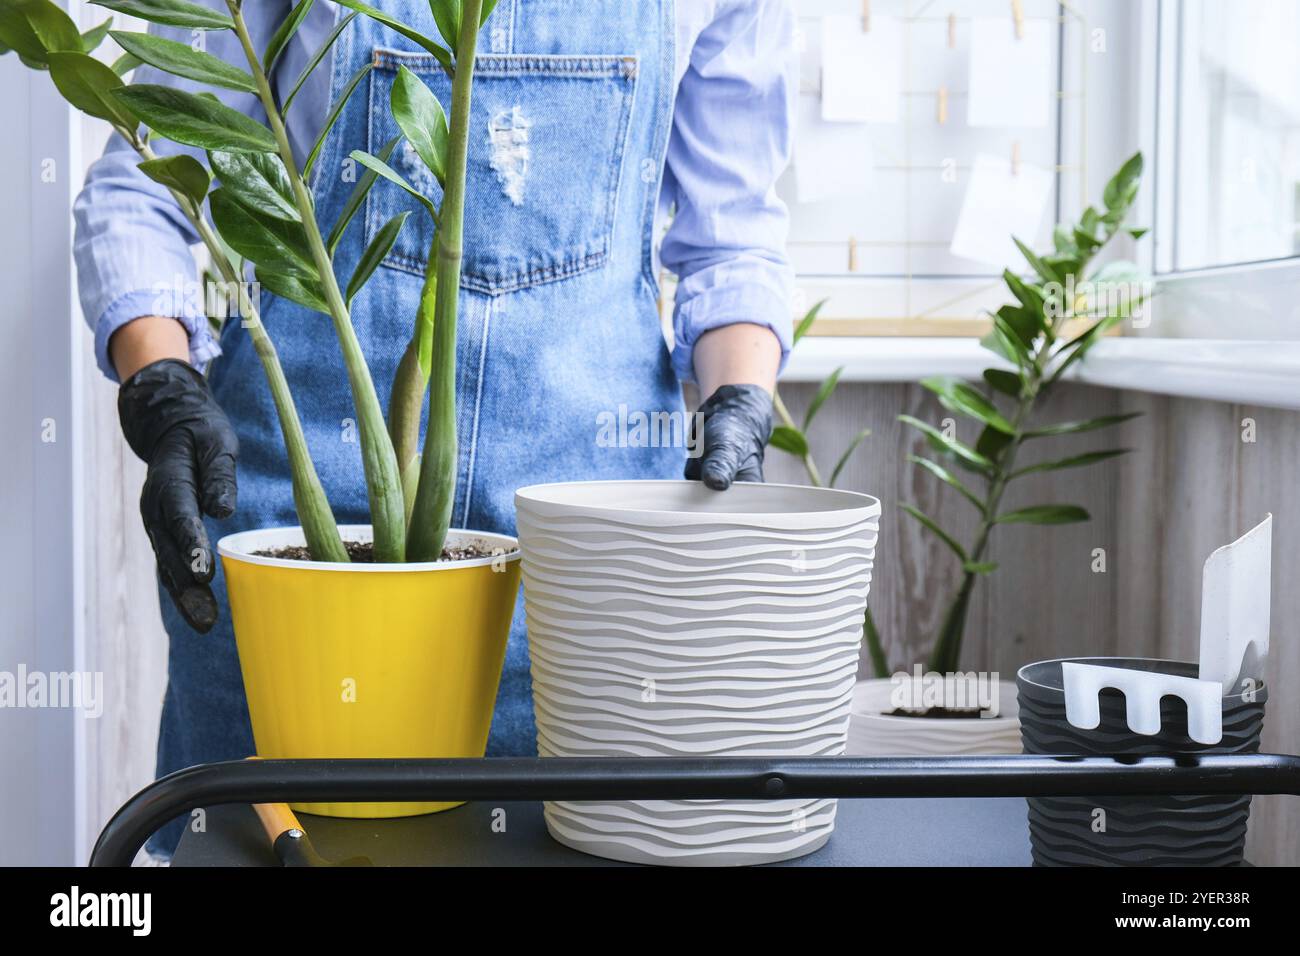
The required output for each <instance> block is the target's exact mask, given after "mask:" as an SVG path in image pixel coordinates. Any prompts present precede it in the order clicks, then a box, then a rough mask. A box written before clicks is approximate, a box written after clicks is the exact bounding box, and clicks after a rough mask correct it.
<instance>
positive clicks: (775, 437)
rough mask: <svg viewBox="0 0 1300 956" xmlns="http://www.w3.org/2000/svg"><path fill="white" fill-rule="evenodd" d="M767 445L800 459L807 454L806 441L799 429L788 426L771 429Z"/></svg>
mask: <svg viewBox="0 0 1300 956" xmlns="http://www.w3.org/2000/svg"><path fill="white" fill-rule="evenodd" d="M767 443H768V444H769V445H771V446H772V447H773V448H779V449H781V451H785V452H789V453H790V454H792V455H798V456H799V457H800V458H802V457H803V456H804V455H806V454H808V439H807V438H805V437H804V434H803V432H801V431H799V429H797V428H791V427H790V426H788V425H778V426H777V427H776V428H773V429H772V437H771V438H769V439H768V440H767Z"/></svg>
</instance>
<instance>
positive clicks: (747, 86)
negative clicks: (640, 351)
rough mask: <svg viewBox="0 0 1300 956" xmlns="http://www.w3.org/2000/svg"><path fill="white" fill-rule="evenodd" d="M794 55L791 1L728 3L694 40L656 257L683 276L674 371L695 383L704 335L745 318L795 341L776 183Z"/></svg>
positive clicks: (784, 219)
mask: <svg viewBox="0 0 1300 956" xmlns="http://www.w3.org/2000/svg"><path fill="white" fill-rule="evenodd" d="M798 82H799V77H798V54H797V52H796V50H795V44H794V15H793V11H792V9H791V6H790V3H789V0H730V2H725V0H724V2H721V3H719V4H718V14H717V16H716V17H715V18H714V20H713V21H712V22H711V23H710V24H709V25H708V26H707V27H705V29H704V30H703V31H702V32H701V33H700V35H699V37H698V39H697V41H696V43H695V46H694V48H693V50H692V51H691V54H690V61H689V65H688V66H687V67H686V71H685V74H684V75H683V77H682V80H681V83H680V84H679V86H678V92H677V101H676V105H675V109H674V117H673V129H672V134H671V137H670V141H669V145H668V158H667V167H666V170H665V174H664V195H663V198H664V200H665V201H667V202H671V203H672V204H674V206H675V215H674V216H673V219H672V221H671V224H670V225H669V227H668V230H667V232H666V234H665V236H664V240H663V243H662V245H661V248H660V261H661V262H662V264H663V265H664V266H665V267H666V268H667V269H669V270H671V271H672V272H674V273H676V275H677V277H678V286H677V299H676V305H675V308H674V310H673V337H674V344H673V368H674V369H675V371H676V372H677V375H678V377H679V378H680V379H682V380H683V381H691V380H693V379H694V377H695V369H694V348H695V343H696V341H697V340H698V339H699V337H700V336H701V335H703V334H704V333H705V332H708V331H709V330H711V329H715V328H719V327H721V326H725V325H732V324H735V323H740V322H746V323H752V324H755V325H761V326H765V327H767V328H769V329H771V330H772V332H773V333H775V335H776V337H777V339H778V340H779V341H780V343H781V364H782V366H783V367H784V364H785V361H786V358H787V357H788V355H789V352H790V346H791V337H792V324H793V323H792V321H791V305H790V302H791V293H792V288H793V273H792V270H791V268H790V264H789V260H788V258H787V256H786V253H785V242H786V235H787V231H788V214H787V210H786V207H785V204H784V203H783V202H782V201H781V200H780V199H779V198H778V197H777V195H776V180H777V178H778V177H779V176H780V175H781V173H782V172H783V171H784V170H785V168H786V165H787V164H788V163H789V160H790V148H791V140H792V126H793V119H792V118H793V116H794V109H795V104H796V102H797V97H798Z"/></svg>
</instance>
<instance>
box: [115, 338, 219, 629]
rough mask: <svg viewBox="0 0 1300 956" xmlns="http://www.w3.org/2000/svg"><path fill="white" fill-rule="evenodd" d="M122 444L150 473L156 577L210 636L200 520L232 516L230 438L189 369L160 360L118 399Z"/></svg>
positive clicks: (207, 553)
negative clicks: (203, 515) (205, 517)
mask: <svg viewBox="0 0 1300 956" xmlns="http://www.w3.org/2000/svg"><path fill="white" fill-rule="evenodd" d="M117 410H118V417H119V419H120V420H121V423H122V434H123V435H125V436H126V440H127V444H129V445H130V446H131V450H132V451H134V452H135V453H136V454H137V455H138V456H139V457H140V458H141V459H142V460H143V461H144V462H145V464H147V465H148V466H149V473H148V477H147V478H146V479H145V483H144V490H143V491H142V492H141V494H140V514H141V516H142V517H143V518H144V527H145V530H146V531H147V532H148V533H149V540H150V541H151V542H152V544H153V550H154V555H155V556H156V557H157V559H158V574H159V577H160V578H161V579H162V583H163V586H164V587H165V588H166V589H167V593H168V594H170V595H171V598H172V601H173V602H174V603H175V605H176V607H177V609H178V610H179V611H180V612H181V614H182V615H183V616H184V617H185V620H186V621H187V622H189V625H190V626H191V627H192V628H194V629H195V630H196V631H200V632H204V633H206V632H207V631H209V630H211V629H212V625H214V624H215V623H216V622H217V602H216V599H215V598H214V597H213V595H212V588H211V587H210V586H209V585H210V584H211V582H212V576H213V574H214V573H215V572H216V566H215V563H214V560H215V559H214V557H213V554H212V547H211V544H210V542H209V541H208V533H207V530H206V529H205V528H204V527H203V518H202V516H201V514H200V512H202V513H204V514H208V515H211V516H212V517H213V518H228V517H230V515H232V514H233V513H234V511H235V458H236V457H237V456H238V454H239V442H238V440H237V439H236V438H235V430H234V429H233V428H232V427H231V425H230V421H229V420H228V419H227V418H226V414H225V412H223V411H222V410H221V406H219V405H218V404H217V403H216V401H215V400H214V399H213V397H212V393H211V392H210V391H208V383H207V380H206V379H204V377H203V376H202V375H201V374H199V372H198V371H196V370H195V369H194V368H193V366H191V365H189V364H187V363H186V362H182V361H179V360H177V359H163V360H162V361H159V362H153V363H152V364H150V365H146V366H145V367H144V368H142V369H140V370H139V371H138V372H136V373H135V374H134V375H132V376H131V377H130V378H129V379H127V381H126V383H125V384H124V385H123V386H122V388H121V390H120V391H119V392H118V396H117Z"/></svg>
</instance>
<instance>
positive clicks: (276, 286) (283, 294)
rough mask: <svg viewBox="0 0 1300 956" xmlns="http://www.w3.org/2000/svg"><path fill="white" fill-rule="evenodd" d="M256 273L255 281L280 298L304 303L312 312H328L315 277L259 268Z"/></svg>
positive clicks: (326, 313)
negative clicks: (283, 273) (285, 273)
mask: <svg viewBox="0 0 1300 956" xmlns="http://www.w3.org/2000/svg"><path fill="white" fill-rule="evenodd" d="M256 275H257V281H258V282H260V283H261V284H262V288H264V289H266V290H267V291H268V292H272V293H274V294H275V295H278V296H280V298H282V299H288V300H289V301H290V302H297V303H298V304H299V305H305V306H306V307H307V308H309V309H311V310H312V311H313V312H321V313H323V314H325V315H328V314H329V305H328V304H327V303H326V302H325V294H324V293H323V292H322V291H321V289H320V284H319V283H318V282H317V281H316V280H315V279H307V278H303V277H301V276H293V275H282V274H280V273H277V272H273V271H268V270H266V269H261V268H259V269H258V270H257V272H256Z"/></svg>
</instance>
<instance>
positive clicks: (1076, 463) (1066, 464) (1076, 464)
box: [1010, 448, 1133, 479]
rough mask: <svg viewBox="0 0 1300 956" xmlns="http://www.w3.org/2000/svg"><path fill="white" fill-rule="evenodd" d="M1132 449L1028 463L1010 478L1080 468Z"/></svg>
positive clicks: (1087, 453)
mask: <svg viewBox="0 0 1300 956" xmlns="http://www.w3.org/2000/svg"><path fill="white" fill-rule="evenodd" d="M1132 450H1133V449H1131V448H1113V449H1111V450H1109V451H1090V452H1085V453H1084V454H1082V455H1071V456H1070V457H1069V458H1060V459H1057V460H1056V461H1045V462H1042V463H1040V464H1037V465H1030V466H1028V467H1027V468H1021V469H1020V470H1019V471H1015V472H1012V473H1011V475H1010V478H1012V479H1014V478H1019V477H1021V476H1022V475H1032V474H1034V473H1036V472H1040V471H1061V470H1062V469H1065V468H1082V467H1083V466H1085V465H1093V464H1096V463H1097V462H1099V461H1106V460H1108V459H1110V458H1117V457H1118V456H1120V455H1127V454H1128V453H1129V452H1131V451H1132Z"/></svg>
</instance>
